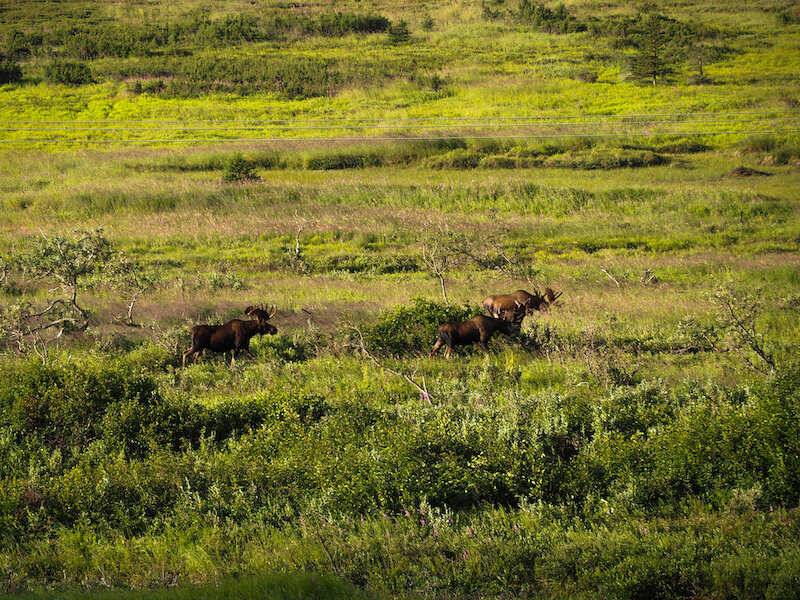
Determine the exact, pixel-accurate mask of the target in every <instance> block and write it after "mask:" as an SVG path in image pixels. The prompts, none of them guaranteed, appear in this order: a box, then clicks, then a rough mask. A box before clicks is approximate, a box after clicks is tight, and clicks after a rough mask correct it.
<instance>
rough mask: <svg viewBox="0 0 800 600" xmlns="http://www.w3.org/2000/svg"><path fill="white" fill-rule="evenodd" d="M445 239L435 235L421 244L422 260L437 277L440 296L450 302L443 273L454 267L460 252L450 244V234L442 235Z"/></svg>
mask: <svg viewBox="0 0 800 600" xmlns="http://www.w3.org/2000/svg"><path fill="white" fill-rule="evenodd" d="M444 237H445V239H441V237H439V236H436V237H434V238H432V239H429V240H427V241H425V242H424V243H423V244H422V261H423V262H424V263H425V265H426V266H427V267H428V269H429V270H430V272H431V273H433V275H434V276H435V277H437V278H438V279H439V284H440V285H441V288H442V298H443V299H444V301H445V302H450V300H448V298H447V286H446V284H445V279H444V276H445V273H447V272H448V271H449V270H451V269H453V268H454V267H456V266H457V265H458V263H459V255H460V252H459V250H458V249H457V248H455V246H454V244H452V242H453V240H452V239H451V238H452V236H449V235H447V236H444Z"/></svg>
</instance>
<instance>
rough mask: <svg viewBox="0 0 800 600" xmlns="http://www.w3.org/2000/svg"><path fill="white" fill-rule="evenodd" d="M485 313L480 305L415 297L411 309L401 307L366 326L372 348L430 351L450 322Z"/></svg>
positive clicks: (364, 327) (407, 351)
mask: <svg viewBox="0 0 800 600" xmlns="http://www.w3.org/2000/svg"><path fill="white" fill-rule="evenodd" d="M481 312H482V311H481V310H480V309H479V308H478V307H476V306H456V305H453V304H443V303H439V302H433V301H431V300H427V299H425V298H415V299H414V300H413V304H412V305H411V306H398V307H396V308H394V309H392V310H389V311H387V312H385V313H383V314H382V315H381V316H380V317H379V319H378V321H377V322H376V323H375V324H373V325H365V326H363V327H362V331H363V334H364V339H365V341H366V342H367V344H368V346H369V347H370V348H372V349H374V350H376V351H378V352H384V353H387V354H396V355H400V354H406V353H409V352H422V351H426V350H429V349H430V348H431V347H432V346H433V344H434V342H435V341H436V330H437V329H438V327H439V325H441V324H442V323H447V322H448V321H465V320H467V319H469V318H471V317H474V316H475V315H477V314H480V313H481Z"/></svg>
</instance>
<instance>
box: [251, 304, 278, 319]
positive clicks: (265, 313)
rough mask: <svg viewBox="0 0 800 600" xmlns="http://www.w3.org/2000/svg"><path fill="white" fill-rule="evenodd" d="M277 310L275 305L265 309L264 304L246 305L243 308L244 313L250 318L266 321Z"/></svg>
mask: <svg viewBox="0 0 800 600" xmlns="http://www.w3.org/2000/svg"><path fill="white" fill-rule="evenodd" d="M276 312H278V309H277V308H276V307H275V306H272V307H271V308H269V309H267V306H266V305H265V304H262V305H260V306H248V307H247V308H245V309H244V314H246V315H247V316H249V317H250V318H251V319H253V318H255V319H258V320H261V321H268V320H270V319H271V318H272V317H274V316H275V313H276Z"/></svg>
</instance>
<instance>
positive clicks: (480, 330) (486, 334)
mask: <svg viewBox="0 0 800 600" xmlns="http://www.w3.org/2000/svg"><path fill="white" fill-rule="evenodd" d="M524 317H525V313H522V312H517V313H514V314H510V315H509V314H506V313H504V312H503V313H501V318H495V317H486V316H484V315H478V316H476V317H472V318H471V319H470V320H469V321H461V322H456V323H445V324H444V325H439V330H438V334H439V337H438V339H437V340H436V344H434V346H433V349H432V350H431V352H430V354H429V355H428V356H433V355H434V354H436V352H437V351H438V350H439V348H441V347H442V346H447V349H446V350H445V351H444V357H445V358H450V354H451V353H452V352H453V348H454V347H455V346H468V345H470V344H478V345H479V346H480V347H481V349H482V350H483V351H484V352H486V353H487V354H488V353H489V346H488V342H489V340H490V339H491V337H492V334H493V333H494V332H495V331H499V332H500V333H502V334H505V335H510V334H512V333H513V332H514V331H515V330H516V329H517V328H518V327H519V325H520V323H522V319H523V318H524Z"/></svg>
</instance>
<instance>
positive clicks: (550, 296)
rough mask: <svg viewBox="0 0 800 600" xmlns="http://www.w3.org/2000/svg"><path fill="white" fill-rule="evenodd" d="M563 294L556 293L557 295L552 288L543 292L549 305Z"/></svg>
mask: <svg viewBox="0 0 800 600" xmlns="http://www.w3.org/2000/svg"><path fill="white" fill-rule="evenodd" d="M563 293H564V292H558V293H557V294H556V293H555V292H554V291H553V288H551V287H548V288H545V290H544V295H545V297H546V298H547V301H548V302H549V303H550V304H552V303H553V302H555V301H556V299H557V298H558V297H559V296H561V294H563Z"/></svg>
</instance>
